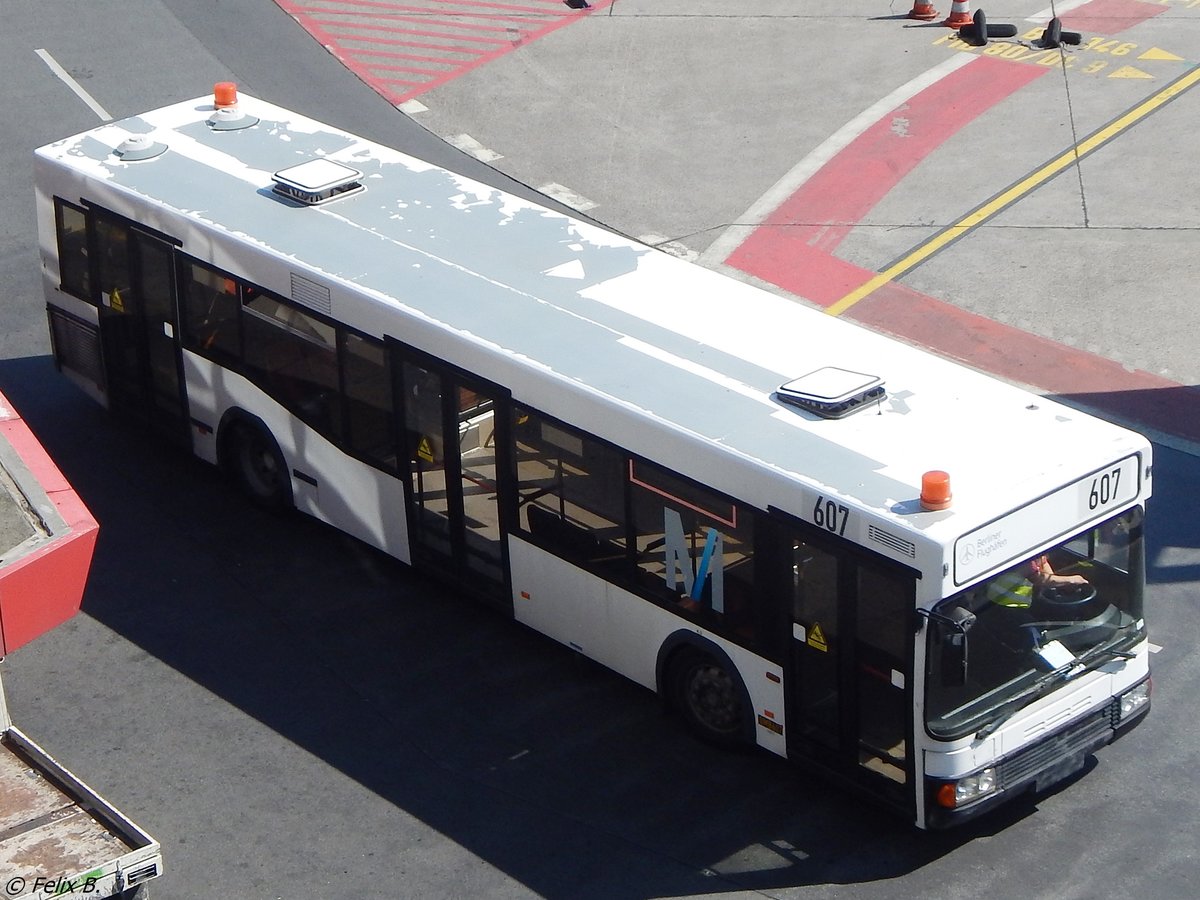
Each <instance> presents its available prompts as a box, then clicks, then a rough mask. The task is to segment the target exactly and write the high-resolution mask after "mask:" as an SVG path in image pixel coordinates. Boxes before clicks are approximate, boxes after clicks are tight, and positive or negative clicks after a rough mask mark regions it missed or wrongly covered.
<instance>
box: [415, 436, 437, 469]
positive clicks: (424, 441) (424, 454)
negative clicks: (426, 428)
mask: <svg viewBox="0 0 1200 900" xmlns="http://www.w3.org/2000/svg"><path fill="white" fill-rule="evenodd" d="M417 456H419V457H420V458H421V459H423V460H425V462H427V463H431V462H433V444H432V443H430V441H429V438H427V437H426V436H425V435H421V440H420V441H418V442H417Z"/></svg>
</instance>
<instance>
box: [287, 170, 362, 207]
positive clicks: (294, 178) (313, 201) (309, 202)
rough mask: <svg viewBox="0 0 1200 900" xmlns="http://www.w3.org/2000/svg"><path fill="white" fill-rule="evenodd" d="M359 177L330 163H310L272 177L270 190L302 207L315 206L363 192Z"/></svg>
mask: <svg viewBox="0 0 1200 900" xmlns="http://www.w3.org/2000/svg"><path fill="white" fill-rule="evenodd" d="M362 174H363V173H362V172H360V171H358V169H352V168H350V167H349V166H343V165H342V164H341V163H338V162H334V161H333V160H331V159H310V160H309V161H308V162H302V163H299V164H297V165H294V166H289V167H288V168H286V169H280V170H279V171H278V172H276V173H275V174H274V175H272V176H271V177H272V178H273V179H274V181H275V185H274V186H273V187H272V190H273V191H275V193H277V194H279V195H280V196H283V197H287V198H288V199H289V200H295V201H296V202H297V203H303V204H304V205H305V206H319V205H320V204H322V203H328V202H329V201H330V200H335V199H337V198H338V197H345V196H346V195H348V194H357V193H358V192H359V191H361V190H363V186H362V182H361V181H360V179H361V178H362Z"/></svg>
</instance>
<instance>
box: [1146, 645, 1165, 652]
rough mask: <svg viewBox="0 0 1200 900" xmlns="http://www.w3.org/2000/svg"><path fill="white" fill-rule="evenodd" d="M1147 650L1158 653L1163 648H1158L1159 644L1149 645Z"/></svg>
mask: <svg viewBox="0 0 1200 900" xmlns="http://www.w3.org/2000/svg"><path fill="white" fill-rule="evenodd" d="M1146 649H1147V650H1149V651H1150V652H1151V653H1157V652H1158V651H1159V650H1161V649H1162V647H1160V646H1158V644H1147V645H1146Z"/></svg>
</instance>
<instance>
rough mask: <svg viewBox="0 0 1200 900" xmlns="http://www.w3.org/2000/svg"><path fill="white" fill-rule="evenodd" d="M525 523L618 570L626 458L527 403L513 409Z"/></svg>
mask: <svg viewBox="0 0 1200 900" xmlns="http://www.w3.org/2000/svg"><path fill="white" fill-rule="evenodd" d="M513 436H514V439H515V443H516V453H515V458H516V465H517V482H518V494H519V496H518V518H517V521H518V525H519V526H520V528H521V529H522V530H523V531H525V532H526V533H528V534H529V535H531V536H532V537H533V538H534V539H535V541H536V542H537V543H538V544H540V545H542V546H544V547H545V548H546V549H549V550H551V551H552V552H554V553H556V554H557V555H559V556H561V557H562V558H563V559H567V560H570V561H572V562H575V563H578V564H581V565H587V566H589V567H592V568H595V567H599V568H600V569H602V570H603V571H604V572H605V573H607V574H609V575H618V576H619V573H620V572H621V571H622V570H623V569H624V568H625V566H626V551H625V501H624V491H623V484H622V481H623V476H622V471H623V466H624V457H623V455H622V454H620V453H619V452H618V451H617V450H615V449H613V448H612V447H610V446H608V445H607V444H603V443H601V442H599V441H597V440H595V439H594V438H592V437H590V436H588V435H586V434H584V433H582V432H578V431H576V430H575V429H572V428H568V427H567V426H565V425H560V424H558V423H556V422H551V421H548V420H547V419H545V418H544V417H543V416H541V415H540V414H538V413H536V412H534V411H532V410H530V409H526V408H523V407H516V408H515V409H514V410H513Z"/></svg>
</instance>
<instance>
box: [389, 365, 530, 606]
mask: <svg viewBox="0 0 1200 900" xmlns="http://www.w3.org/2000/svg"><path fill="white" fill-rule="evenodd" d="M400 354H401V356H400V365H399V366H398V367H397V370H398V371H399V373H400V379H401V386H400V387H401V389H400V391H399V392H398V396H400V397H402V398H403V401H402V405H403V409H402V421H403V422H404V428H403V429H402V434H403V435H404V440H405V441H406V442H407V444H408V446H407V447H406V448H405V453H406V458H407V459H408V461H409V481H408V485H407V492H406V493H407V496H408V503H409V534H410V536H411V542H412V553H413V561H414V562H417V561H418V560H419V561H420V562H421V563H423V564H425V565H428V566H432V567H433V568H435V569H438V570H439V571H441V572H442V573H443V574H446V575H449V576H450V577H451V578H453V579H454V580H455V581H458V582H465V583H466V586H467V587H469V588H470V589H472V590H474V591H475V592H477V593H479V594H481V595H482V596H483V597H484V598H485V599H488V600H491V601H494V602H496V603H498V604H500V605H503V606H508V605H509V604H511V602H512V601H511V597H510V596H509V591H508V564H507V563H508V557H507V550H506V547H505V540H504V528H503V526H502V524H501V502H500V490H501V479H499V478H498V477H497V476H498V475H499V474H500V473H502V472H505V471H506V468H505V466H504V465H502V464H501V463H499V462H498V460H497V453H498V452H500V453H503V452H504V447H505V442H504V440H503V439H502V437H503V435H502V434H501V435H497V433H496V430H497V428H499V429H501V431H502V432H503V430H504V429H505V428H506V427H507V426H506V424H504V423H505V422H506V421H507V417H506V415H505V414H504V411H505V410H507V408H508V397H507V394H506V393H505V392H504V391H503V390H502V389H500V388H498V387H496V386H494V385H487V384H485V383H483V382H481V381H479V380H478V379H474V378H472V377H470V376H467V375H465V374H462V373H458V372H453V371H451V370H449V369H448V368H445V367H442V366H439V365H438V364H437V363H435V362H432V361H430V360H429V359H428V358H424V357H422V358H421V359H419V360H418V359H415V358H413V357H412V356H411V355H409V354H406V353H404V352H403V351H400Z"/></svg>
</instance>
